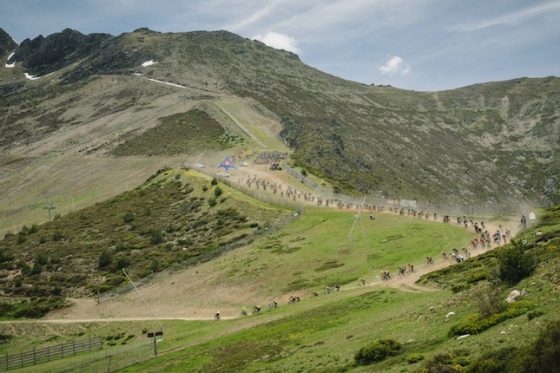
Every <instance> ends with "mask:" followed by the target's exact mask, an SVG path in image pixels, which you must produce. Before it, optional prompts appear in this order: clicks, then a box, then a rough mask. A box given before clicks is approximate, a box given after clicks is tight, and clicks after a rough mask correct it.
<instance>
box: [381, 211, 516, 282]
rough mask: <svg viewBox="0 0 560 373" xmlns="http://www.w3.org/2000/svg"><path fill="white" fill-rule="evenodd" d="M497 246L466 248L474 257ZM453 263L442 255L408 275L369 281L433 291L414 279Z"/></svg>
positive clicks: (491, 228) (490, 228)
mask: <svg viewBox="0 0 560 373" xmlns="http://www.w3.org/2000/svg"><path fill="white" fill-rule="evenodd" d="M440 223H441V222H440ZM442 224H443V223H442ZM469 229H472V228H469ZM486 229H487V230H488V232H490V234H492V233H493V232H495V231H496V230H497V229H499V223H498V224H496V223H491V224H486ZM510 230H511V234H512V237H514V236H515V235H516V234H517V232H518V229H517V227H515V228H512V229H510ZM498 247H500V246H496V245H493V246H492V247H491V248H489V249H486V248H476V249H472V248H469V249H468V250H469V253H470V254H471V256H470V257H471V258H474V257H476V256H478V255H481V254H484V253H486V252H488V251H490V250H494V249H496V248H498ZM453 264H456V262H455V261H454V260H453V258H450V257H448V258H447V259H444V258H443V257H440V258H434V263H433V264H422V265H419V266H415V268H414V273H411V274H408V275H405V276H400V277H399V276H396V275H395V276H394V277H393V278H391V279H390V280H388V281H382V280H378V281H375V282H373V283H371V286H374V285H386V286H390V287H394V288H399V289H401V290H404V291H407V290H408V291H435V290H437V289H434V288H430V287H426V286H421V285H418V284H416V281H418V279H420V277H422V276H423V275H425V274H427V273H430V272H433V271H437V270H439V269H442V268H446V267H449V266H451V265H453Z"/></svg>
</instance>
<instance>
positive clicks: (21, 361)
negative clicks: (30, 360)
mask: <svg viewBox="0 0 560 373" xmlns="http://www.w3.org/2000/svg"><path fill="white" fill-rule="evenodd" d="M19 359H20V360H19V362H20V365H21V367H22V368H23V351H22V352H21V354H20V358H19Z"/></svg>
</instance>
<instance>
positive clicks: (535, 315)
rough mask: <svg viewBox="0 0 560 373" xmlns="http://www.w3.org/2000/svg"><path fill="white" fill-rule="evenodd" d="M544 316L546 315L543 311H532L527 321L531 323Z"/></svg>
mask: <svg viewBox="0 0 560 373" xmlns="http://www.w3.org/2000/svg"><path fill="white" fill-rule="evenodd" d="M542 315H544V312H543V311H539V310H535V311H531V312H529V313H527V320H529V321H531V320H533V319H534V318H536V317H539V316H542Z"/></svg>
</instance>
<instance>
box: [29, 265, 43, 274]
mask: <svg viewBox="0 0 560 373" xmlns="http://www.w3.org/2000/svg"><path fill="white" fill-rule="evenodd" d="M42 271H43V267H42V266H41V265H40V264H39V263H37V262H35V263H34V264H33V268H31V274H32V275H38V274H39V273H41V272H42Z"/></svg>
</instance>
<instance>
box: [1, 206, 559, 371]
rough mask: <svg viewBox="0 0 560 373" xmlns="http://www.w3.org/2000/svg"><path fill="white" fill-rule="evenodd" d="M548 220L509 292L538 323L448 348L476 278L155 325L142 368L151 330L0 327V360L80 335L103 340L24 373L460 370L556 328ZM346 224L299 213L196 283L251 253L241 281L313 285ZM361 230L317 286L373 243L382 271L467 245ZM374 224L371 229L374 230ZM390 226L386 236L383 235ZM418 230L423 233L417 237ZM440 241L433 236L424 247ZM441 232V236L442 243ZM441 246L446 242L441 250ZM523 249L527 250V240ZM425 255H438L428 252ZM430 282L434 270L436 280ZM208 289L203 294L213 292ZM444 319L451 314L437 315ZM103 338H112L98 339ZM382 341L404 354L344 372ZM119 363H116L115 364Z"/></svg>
mask: <svg viewBox="0 0 560 373" xmlns="http://www.w3.org/2000/svg"><path fill="white" fill-rule="evenodd" d="M559 211H560V210H559ZM557 213H558V211H556V213H555V214H556V215H554V214H553V215H552V217H551V215H550V213H549V214H548V215H546V216H545V218H544V220H543V225H541V226H539V227H538V228H536V229H539V230H540V231H541V233H542V234H543V235H545V236H546V240H545V241H542V242H540V243H538V244H536V248H537V250H538V252H537V255H538V258H539V263H540V264H539V267H538V268H537V271H536V273H535V274H534V275H533V276H531V277H529V278H526V279H524V280H522V281H521V282H520V283H518V284H516V285H513V286H514V287H515V288H517V289H524V290H526V291H527V295H526V296H524V299H523V300H524V301H525V302H528V303H530V304H532V305H533V306H532V307H533V309H534V310H535V311H539V313H538V314H536V315H537V317H535V318H533V319H530V318H528V317H527V315H525V314H522V315H520V316H517V317H514V318H511V319H509V320H506V321H503V322H501V323H499V324H498V325H497V326H494V327H491V328H490V329H488V330H486V331H484V332H482V333H480V334H477V335H472V336H470V337H468V338H464V339H460V340H457V339H456V338H455V337H453V336H450V334H449V331H450V329H451V327H452V326H453V325H455V324H457V323H458V322H460V321H462V320H465V319H468V318H469V317H471V316H472V315H473V314H475V313H476V312H477V306H476V304H477V301H478V300H477V298H478V297H479V294H480V293H479V291H478V288H479V287H480V286H482V285H483V284H484V283H485V281H483V280H481V281H480V282H479V283H473V284H472V286H473V288H471V289H466V290H462V291H459V292H457V293H452V292H451V291H449V290H441V289H440V290H437V289H432V290H431V291H420V290H417V291H410V290H406V291H404V290H399V289H394V288H390V287H386V286H384V284H377V285H375V286H373V287H365V288H364V287H354V286H347V287H343V288H342V290H341V291H340V292H339V293H335V294H330V295H323V294H321V295H320V296H319V297H317V298H314V297H304V299H303V300H302V302H300V303H297V304H286V303H285V302H284V301H282V302H281V303H280V306H279V308H277V309H273V310H268V309H266V307H265V309H264V311H263V312H262V313H261V314H258V315H252V316H248V317H242V318H235V319H232V320H222V321H220V322H215V321H162V322H161V325H162V326H163V329H164V331H165V334H164V338H163V340H162V341H161V342H160V343H158V349H159V351H160V357H158V358H157V359H151V360H148V361H144V360H146V359H147V358H149V356H147V355H149V354H150V349H149V348H147V347H146V346H147V345H146V340H147V338H146V337H145V336H143V335H142V329H144V328H145V329H148V330H152V329H159V327H160V324H159V323H158V322H156V321H130V322H106V323H74V324H72V323H70V324H66V323H65V324H41V323H39V324H33V325H30V324H28V323H25V322H24V323H17V324H15V323H14V324H0V330H1V334H2V335H19V336H20V337H12V338H8V339H7V342H6V343H5V344H4V345H3V346H2V347H1V348H0V353H2V352H3V351H6V350H9V351H10V352H13V351H18V350H26V349H29V348H30V347H31V346H33V345H39V344H44V343H55V342H58V341H62V340H66V339H69V338H72V337H73V336H76V335H79V334H80V333H83V335H90V334H91V335H95V336H101V337H103V338H105V339H106V341H107V342H106V347H105V349H104V350H103V351H101V352H98V353H92V354H88V355H81V356H76V357H73V358H69V359H66V360H59V361H55V362H51V363H48V364H43V365H41V366H37V367H35V368H33V369H32V370H31V369H30V370H26V371H33V372H46V371H49V370H50V371H52V370H57V369H60V368H62V367H71V366H75V367H82V366H84V364H86V365H87V364H89V363H88V362H90V361H91V364H89V365H90V366H91V368H92V370H89V371H105V370H106V369H107V356H109V355H112V356H113V357H112V359H113V362H114V363H115V365H114V366H115V367H122V366H124V365H127V364H131V363H132V362H133V361H138V362H139V363H138V364H137V365H132V366H130V367H128V368H124V369H122V370H120V371H123V372H146V371H148V372H158V371H166V372H168V371H169V372H184V371H192V372H198V371H200V372H206V371H211V372H231V371H267V372H268V371H269V372H284V371H294V372H307V371H325V372H334V371H356V372H361V371H364V372H365V371H372V369H373V370H374V371H383V372H414V371H416V370H417V369H419V368H421V367H422V366H424V364H425V361H428V360H430V359H431V358H432V357H433V356H435V355H436V354H440V353H442V352H451V353H452V354H453V356H455V357H454V359H456V361H457V362H458V363H456V364H459V363H461V364H462V366H466V365H468V364H469V363H471V362H473V361H475V360H476V359H478V358H479V356H480V355H481V354H483V353H485V352H488V351H492V350H496V349H499V348H500V349H502V348H517V347H519V346H523V345H524V344H526V343H529V342H530V341H532V340H534V338H535V337H536V336H537V334H538V333H539V332H540V331H541V330H542V329H543V328H544V327H545V326H546V325H547V323H548V322H549V321H551V320H555V319H558V318H559V316H560V311H559V310H560V307H559V306H560V300H559V298H558V297H557V292H558V286H559V285H560V280H559V279H558V276H557V268H559V266H560V257H559V256H558V255H557V252H558V245H557V244H558V242H557V237H558V234H559V233H558V232H560V226H559V220H558V219H557V218H556V217H554V216H557V215H558V214H557ZM329 221H330V222H331V223H336V224H337V225H340V227H339V228H336V229H335V228H333V226H332V225H330V224H327V222H329ZM351 222H353V213H349V212H337V211H332V212H331V211H327V210H320V209H308V210H307V211H306V214H305V215H304V216H303V217H301V218H300V219H298V220H296V222H294V223H292V224H291V225H288V226H286V227H284V228H283V229H282V230H280V231H278V232H276V233H274V234H272V235H270V236H269V237H266V238H263V240H262V241H257V242H255V244H254V246H252V247H250V248H245V249H240V250H238V251H234V252H230V253H228V254H226V256H224V257H223V258H220V259H218V260H214V261H212V262H209V263H205V264H202V265H201V266H199V267H198V268H197V269H196V270H197V271H200V272H201V274H203V272H204V271H205V269H204V267H205V266H206V267H209V268H210V267H211V268H213V269H214V270H215V271H217V272H219V273H221V271H222V269H223V268H225V267H228V266H230V265H232V264H234V263H235V260H233V259H232V258H235V257H237V259H236V260H237V261H240V260H242V259H248V258H249V257H248V255H249V256H251V255H252V259H253V261H252V262H249V263H248V264H247V265H248V267H247V269H246V272H247V271H248V270H249V269H256V268H258V267H259V266H261V265H262V263H263V262H265V261H266V262H270V263H272V264H271V266H272V267H278V266H285V267H284V268H283V269H281V270H282V271H287V269H286V268H288V266H289V265H293V266H295V267H296V268H294V269H293V270H292V271H297V270H299V269H301V268H302V267H305V265H307V267H308V268H307V270H305V271H304V273H305V276H304V274H302V275H300V277H301V278H304V279H309V281H310V282H312V280H313V279H314V278H316V276H317V272H316V271H315V269H316V267H315V266H317V265H322V264H321V263H324V262H323V261H316V259H317V258H318V257H319V258H320V257H321V256H322V254H323V253H325V254H328V253H332V252H334V253H335V254H336V253H338V251H337V250H338V248H339V247H343V248H344V247H345V246H344V243H341V242H340V241H338V242H337V241H335V242H333V243H332V244H329V240H333V239H334V237H335V236H336V235H335V233H332V232H333V231H345V229H346V228H348V227H349V226H350V223H351ZM362 223H364V225H363V226H362V227H360V224H361V223H360V222H358V223H357V226H356V229H355V231H354V232H355V233H354V236H355V242H352V243H351V244H350V243H348V242H347V244H348V246H347V248H348V247H349V248H351V249H352V250H351V251H354V252H360V253H361V255H355V256H353V255H346V256H344V258H345V264H344V265H343V266H340V267H333V268H329V269H325V270H324V271H320V275H321V276H323V275H324V276H327V277H326V278H329V276H333V278H340V276H341V273H338V272H339V271H344V270H345V267H346V265H347V264H346V261H348V263H350V262H354V265H357V264H358V262H359V261H360V258H361V260H362V261H363V260H364V254H365V252H367V250H368V249H369V248H370V247H371V243H372V242H377V244H376V245H375V244H374V245H373V247H375V246H379V245H383V244H387V245H397V244H399V245H403V244H406V245H405V246H404V249H402V250H403V252H402V254H403V255H405V254H407V255H405V256H400V255H395V256H393V257H392V258H390V259H386V260H385V261H381V263H383V264H385V265H387V266H390V265H392V263H393V262H396V263H400V262H401V261H403V260H405V261H406V262H411V261H413V258H414V257H415V255H418V260H422V258H423V256H424V255H430V254H434V255H435V254H437V252H439V251H440V248H439V247H438V248H433V249H432V247H433V246H436V245H439V243H441V245H455V244H456V243H460V242H461V240H465V239H467V240H468V238H469V235H470V233H468V232H466V231H464V230H463V229H462V228H458V227H455V226H447V225H443V224H436V223H430V222H424V221H416V220H414V219H412V218H406V217H400V216H393V215H383V214H380V215H379V216H378V217H377V219H376V220H375V221H373V222H371V221H369V220H367V221H363V222H362ZM366 223H367V224H368V225H366ZM323 224H325V225H324V226H323ZM376 225H377V228H374V227H375V226H376ZM391 227H392V228H393V229H394V230H395V231H391V229H390V228H391ZM418 227H423V228H424V229H420V230H419V229H418ZM399 228H400V230H398V229H399ZM377 229H379V230H377ZM360 231H361V233H359V232H360ZM329 232H330V233H329ZM414 232H415V233H414ZM438 232H439V233H440V237H439V238H436V239H433V236H434V235H436V236H437V233H438ZM441 232H446V233H445V234H441ZM535 232H536V230H532V231H528V232H526V233H523V236H522V237H525V238H527V239H531V237H533V239H534V237H535V234H534V233H535ZM286 233H288V234H292V235H293V234H300V235H303V234H305V238H306V239H305V240H302V241H304V242H303V243H300V244H301V245H302V246H304V247H303V248H301V249H298V250H294V251H292V252H290V253H281V252H276V253H275V252H273V251H274V250H278V249H283V248H287V249H288V251H290V248H292V249H293V248H294V247H295V246H294V245H295V244H296V243H297V241H296V242H290V240H289V239H288V238H287V235H286ZM397 233H398V234H399V235H402V234H403V233H405V234H404V237H400V236H398V237H400V238H398V239H397V238H395V236H396V235H397ZM320 234H323V235H324V237H325V238H326V239H323V240H321V239H320V237H321V235H320ZM315 235H316V236H315ZM361 236H363V237H364V240H363V241H362V240H361V239H360V237H361ZM413 236H420V237H422V238H424V240H425V241H428V242H429V244H425V245H420V244H419V245H420V247H419V248H418V250H412V249H410V247H411V246H412V245H413V244H414V243H415V242H416V243H417V242H418V241H415V240H414V239H413V238H414V237H413ZM296 237H297V236H296ZM345 237H347V236H345ZM446 237H447V240H449V241H445V238H446ZM453 237H455V238H453ZM415 238H416V239H418V238H419V237H415ZM275 240H280V242H281V244H280V245H279V246H274V241H275ZM307 240H309V244H308V245H306V244H305V243H306V242H308V241H307ZM409 240H410V241H409ZM454 240H456V241H454ZM383 241H385V242H383ZM263 242H267V243H269V244H270V243H272V244H273V245H272V247H269V248H258V247H259V245H262V244H263ZM529 244H530V245H531V244H532V241H530V242H529ZM306 246H309V247H306ZM388 247H392V246H388ZM332 250H334V251H332ZM430 250H436V253H432V252H431V251H430ZM306 251H309V252H307V253H306ZM313 253H314V255H313ZM389 253H390V252H388V254H389ZM399 253H400V251H399ZM426 253H429V254H426ZM304 254H306V255H304ZM493 255H494V253H493V252H490V253H488V254H485V255H483V256H482V257H481V258H484V257H492V256H493ZM289 256H292V257H291V258H290V257H289ZM259 257H263V259H262V260H263V262H259V260H261V259H260V258H259ZM329 258H330V257H329ZM265 259H266V260H265ZM274 259H276V261H274ZM280 259H281V260H280ZM288 259H289V260H288ZM339 260H340V259H339ZM465 265H467V266H471V267H473V268H476V267H477V266H484V267H488V268H491V266H492V265H493V264H491V263H489V262H488V261H486V260H483V261H482V262H478V261H477V259H474V260H469V261H466V262H465ZM462 266H464V265H457V266H453V267H449V268H450V270H445V271H443V270H442V271H439V272H441V274H442V275H446V273H447V276H449V274H450V273H451V274H452V275H453V276H455V280H453V279H451V280H448V281H463V278H464V277H468V276H469V273H468V272H465V271H463V270H462V269H461V268H462ZM347 268H349V267H347ZM358 268H359V266H358ZM346 270H347V269H346ZM364 270H365V271H368V270H369V269H368V265H364ZM279 271H280V270H279ZM331 272H332V273H331ZM439 272H436V275H437V273H439ZM342 273H344V272H342ZM342 276H344V275H342ZM229 279H230V280H231V281H238V282H240V283H241V282H243V281H247V280H250V281H251V282H255V281H254V280H251V277H250V276H249V273H242V272H238V271H236V272H234V273H230V277H229ZM222 281H225V279H224V280H219V281H218V284H220V283H221V284H222V285H223V284H224V282H222ZM256 282H257V283H258V284H260V285H261V286H262V287H263V290H262V291H263V292H273V291H276V290H277V289H281V288H282V286H283V285H281V284H278V285H274V284H273V283H274V282H277V279H275V278H274V277H271V276H260V277H259V280H258V281H256ZM208 286H209V288H211V284H208ZM511 288H512V285H509V286H504V287H502V288H501V289H500V297H503V298H505V296H506V295H507V294H508V293H509V291H510V290H511ZM305 289H306V290H307V288H305ZM451 311H452V312H454V313H455V315H454V316H452V317H449V318H448V317H446V315H447V313H448V312H451ZM538 315H540V316H538ZM123 333H124V334H126V335H134V337H132V338H131V339H130V340H129V342H127V344H126V345H120V342H118V343H116V344H115V346H107V345H108V341H111V340H114V336H117V335H120V334H123ZM55 336H56V337H55ZM110 336H113V338H107V337H110ZM387 338H391V339H394V340H396V341H397V342H399V343H401V344H402V346H403V349H402V352H401V353H400V354H399V355H397V356H394V357H389V358H387V359H385V360H383V361H381V362H380V363H377V364H376V365H373V366H359V365H356V364H355V363H354V354H355V353H356V352H357V351H358V350H359V349H360V348H361V347H363V346H365V345H367V344H369V343H371V342H374V341H376V340H379V339H387ZM119 351H121V352H120V353H119ZM103 356H105V357H103ZM99 359H101V361H100V360H99ZM119 361H120V362H121V363H122V364H124V365H119V364H117V362H119ZM94 362H95V363H94ZM457 366H459V365H457ZM94 368H95V369H94ZM457 369H459V368H457ZM84 371H88V370H84ZM457 371H460V370H457Z"/></svg>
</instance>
